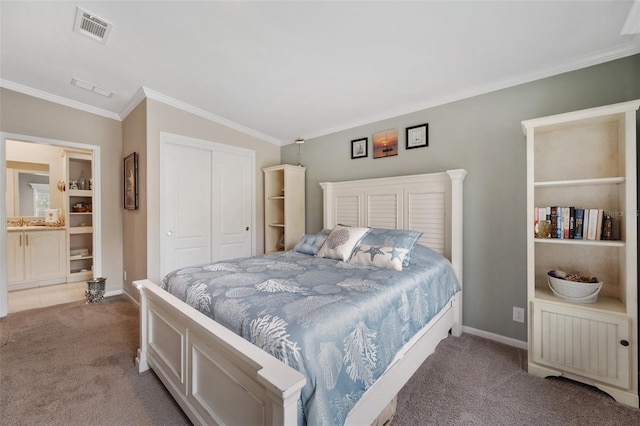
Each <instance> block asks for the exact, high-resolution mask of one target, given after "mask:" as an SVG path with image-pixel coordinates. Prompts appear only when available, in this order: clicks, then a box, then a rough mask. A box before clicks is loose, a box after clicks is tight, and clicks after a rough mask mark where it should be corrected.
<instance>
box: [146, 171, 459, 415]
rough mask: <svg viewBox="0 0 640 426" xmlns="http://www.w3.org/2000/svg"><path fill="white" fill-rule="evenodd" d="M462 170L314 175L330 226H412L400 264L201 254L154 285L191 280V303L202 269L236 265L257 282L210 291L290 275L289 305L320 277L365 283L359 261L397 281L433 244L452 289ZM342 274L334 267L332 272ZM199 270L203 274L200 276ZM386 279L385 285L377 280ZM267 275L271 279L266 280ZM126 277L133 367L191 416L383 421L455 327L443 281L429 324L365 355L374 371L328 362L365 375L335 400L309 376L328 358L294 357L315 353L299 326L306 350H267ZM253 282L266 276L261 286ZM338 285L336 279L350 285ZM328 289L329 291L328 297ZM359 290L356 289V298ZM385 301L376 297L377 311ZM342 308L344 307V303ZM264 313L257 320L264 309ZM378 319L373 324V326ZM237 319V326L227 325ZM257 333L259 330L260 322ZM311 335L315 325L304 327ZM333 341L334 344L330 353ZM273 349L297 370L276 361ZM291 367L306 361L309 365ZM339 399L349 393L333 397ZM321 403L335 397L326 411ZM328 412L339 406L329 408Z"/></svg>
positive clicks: (230, 269) (234, 269)
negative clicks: (407, 255) (136, 323)
mask: <svg viewBox="0 0 640 426" xmlns="http://www.w3.org/2000/svg"><path fill="white" fill-rule="evenodd" d="M465 175H466V171H464V170H449V171H447V172H443V173H432V174H425V175H414V176H404V177H391V178H380V179H368V180H358V181H348V182H324V183H321V186H322V188H323V201H324V206H323V207H324V211H323V213H324V228H326V229H328V230H336V229H338V228H340V227H341V226H342V225H345V226H347V227H352V229H359V228H384V229H398V230H402V229H411V230H414V231H417V232H418V234H419V236H420V239H419V240H418V241H417V243H418V244H417V245H416V249H417V248H418V247H422V246H426V247H429V249H427V248H420V249H418V251H416V249H414V250H413V252H411V256H412V257H413V259H412V260H413V261H414V263H413V264H412V263H411V262H410V261H409V260H407V262H406V264H405V265H404V266H403V271H402V272H398V271H395V270H391V269H388V268H386V269H383V270H379V271H377V272H376V269H375V265H374V266H371V265H355V266H354V265H352V264H351V263H350V262H341V261H340V260H336V259H332V258H328V259H326V258H319V257H317V256H312V255H309V254H307V253H301V252H297V251H293V252H284V253H277V254H272V255H266V256H259V257H255V258H248V259H236V260H232V261H224V262H214V263H213V264H210V265H200V266H196V267H193V268H192V269H193V270H191V271H190V270H189V269H183V270H181V271H175V272H174V273H172V274H169V276H167V277H165V280H163V283H161V285H162V286H164V287H165V288H167V289H169V290H172V291H173V292H174V293H176V294H177V295H178V296H180V298H182V299H185V300H187V299H188V295H187V293H188V292H189V291H191V293H192V295H191V296H192V297H191V299H190V300H189V302H190V303H191V305H193V306H196V307H198V303H197V302H195V303H194V297H193V294H195V293H198V291H199V290H202V285H200V284H202V283H203V282H205V280H211V279H213V280H216V279H219V278H220V279H221V277H222V276H225V275H229V274H234V275H231V276H233V277H234V279H236V278H237V279H238V280H239V279H240V278H238V277H240V276H244V277H245V278H246V277H248V276H250V275H251V274H253V275H252V276H251V277H250V281H251V280H253V281H251V283H252V285H253V286H254V289H249V287H250V286H248V285H246V284H247V283H241V285H240V286H239V287H238V288H224V289H223V290H221V291H220V292H218V295H220V294H222V295H226V296H228V297H226V301H224V303H227V304H229V303H231V302H234V303H235V301H234V300H232V299H234V298H237V297H245V296H246V297H251V295H252V294H253V293H255V288H257V289H259V290H261V291H266V292H269V291H271V290H273V289H269V288H267V287H269V285H273V284H282V282H285V283H287V284H288V285H289V286H290V288H289V289H292V288H293V289H294V291H290V292H288V293H287V297H289V298H290V299H289V302H292V303H293V305H295V304H296V303H307V301H300V300H297V299H295V297H297V296H300V293H306V294H305V297H306V296H309V295H311V296H312V297H311V299H313V300H318V299H319V298H318V296H319V294H317V293H312V291H315V287H318V288H322V291H324V292H326V293H332V292H333V291H334V290H335V289H337V288H338V287H340V286H339V285H338V286H336V285H335V284H336V283H338V282H348V283H351V284H353V283H354V282H355V283H360V284H362V282H364V281H363V280H362V279H361V278H358V277H360V275H357V274H360V273H363V272H364V273H368V274H373V275H375V276H377V277H379V278H380V280H381V281H380V282H376V281H375V279H373V280H370V281H369V282H368V285H369V286H373V287H376V286H377V287H376V288H378V289H380V288H382V287H388V288H393V287H394V286H395V285H396V284H395V282H396V281H395V280H396V279H398V280H399V278H397V277H400V276H403V274H404V275H406V274H411V273H412V271H413V272H414V273H417V271H418V269H420V266H418V265H421V264H426V263H428V262H429V259H430V258H429V257H428V256H432V254H433V253H439V255H442V256H444V257H445V258H447V259H449V261H450V265H449V266H450V267H449V270H451V271H453V272H452V273H453V274H454V275H455V276H456V277H457V283H458V284H459V285H460V287H459V288H457V289H455V290H461V285H462V198H463V197H462V182H463V180H464V177H465ZM340 230H341V231H342V229H340ZM365 238H366V237H365ZM362 241H364V239H363V240H362ZM365 247H366V246H365ZM323 248H324V246H323ZM369 248H370V246H369ZM269 256H271V257H269ZM424 256H427V257H424ZM372 258H373V257H372ZM267 265H280V266H279V267H278V268H271V269H279V271H280V272H279V273H280V275H277V274H274V275H272V276H271V275H269V276H268V277H270V279H271V281H270V280H269V279H267V280H265V279H264V278H265V276H260V277H256V276H255V275H259V274H261V273H263V272H264V271H265V270H266V269H268V268H267ZM311 265H319V266H311ZM341 265H342V266H341ZM242 268H244V269H242ZM296 268H299V269H296ZM305 268H310V269H305ZM317 268H319V269H317ZM241 269H242V271H240V270H241ZM238 271H240V273H238ZM296 271H297V272H296ZM188 272H189V273H190V274H191V275H190V274H189V273H188ZM305 273H307V275H306V276H307V277H311V276H315V277H316V278H314V279H310V278H309V279H304V278H303V279H301V280H299V281H297V282H296V281H295V279H294V278H295V277H294V276H296V275H301V276H303V277H304V276H305V275H304V274H305ZM341 273H342V274H343V276H341V275H340V274H341ZM207 274H209V276H208V277H205V275H207ZM243 274H244V275H243ZM282 274H284V275H282ZM354 274H356V275H354ZM323 275H324V276H326V277H327V280H328V281H331V280H333V281H331V283H332V285H333V287H331V286H330V285H324V286H323V285H322V283H321V282H318V277H322V276H323ZM373 275H372V276H373ZM329 277H333V278H331V279H330V278H329ZM227 278H228V277H227ZM385 280H386V282H387V283H389V284H385ZM365 281H366V280H365ZM306 282H309V283H312V284H313V286H311V287H313V289H312V288H311V287H309V288H305V287H304V285H305V283H306ZM398 282H399V281H398ZM265 283H267V284H269V285H266V287H265ZM372 283H373V284H372ZM187 284H189V285H187ZM392 284H393V285H392ZM135 285H136V286H137V288H138V289H139V291H140V294H141V332H140V338H141V343H140V349H139V351H138V356H137V358H136V363H137V365H138V367H139V371H141V372H142V371H146V370H147V369H149V368H152V369H153V370H154V371H155V373H156V374H157V375H158V377H160V379H161V380H162V381H163V383H164V384H165V386H166V387H167V389H168V390H169V391H170V393H171V394H172V395H173V397H174V398H175V399H176V401H177V402H178V403H179V404H180V406H181V407H182V409H183V410H184V411H185V413H186V414H187V415H188V416H189V418H190V419H191V420H192V421H193V422H194V423H195V424H242V425H248V424H251V425H257V424H266V425H295V424H299V423H300V421H301V419H303V418H304V419H308V420H309V424H333V423H336V422H337V423H342V422H344V423H345V424H357V425H361V424H373V423H374V422H380V424H381V423H382V422H384V421H386V420H387V419H388V418H390V417H391V416H392V415H393V410H394V406H393V404H394V401H395V396H396V394H397V393H398V391H399V390H400V389H401V388H402V386H403V385H404V384H405V383H406V382H407V381H408V380H409V378H410V377H411V376H412V375H413V373H414V372H415V371H416V370H417V369H418V367H419V366H420V365H421V364H422V362H423V361H424V360H425V359H426V358H427V357H428V356H429V355H430V354H431V353H433V351H434V350H435V347H436V346H437V344H438V342H440V341H441V340H442V339H444V338H445V337H446V336H447V335H448V333H449V332H450V331H451V333H452V334H454V335H459V334H460V333H461V327H462V292H461V291H452V292H451V294H446V295H444V296H443V298H444V300H443V301H442V302H441V303H440V304H439V305H438V307H437V308H434V309H435V311H434V312H431V314H430V316H431V317H432V318H431V319H430V320H429V321H428V322H427V323H426V325H424V324H420V327H418V328H417V331H418V332H417V334H416V335H415V336H413V337H411V336H408V337H407V338H406V339H400V340H401V341H400V342H398V348H396V349H398V350H397V351H396V349H394V352H393V354H390V353H388V350H387V353H384V354H383V353H382V351H381V352H378V353H376V354H374V356H373V358H381V359H382V358H384V360H385V362H384V363H381V364H380V365H375V366H373V367H372V368H371V371H366V372H362V371H360V373H354V370H357V368H355V367H354V366H353V365H351V366H350V367H351V368H350V370H349V368H348V367H349V366H346V365H343V367H341V368H338V369H335V371H336V372H338V371H341V372H342V373H344V374H343V375H349V374H351V376H355V377H356V379H357V380H355V379H354V380H352V381H353V382H358V381H359V382H362V383H364V384H365V386H364V387H363V388H361V389H360V390H353V389H352V388H349V387H348V386H347V391H346V393H345V394H343V396H342V397H341V398H342V399H339V397H336V396H335V395H334V394H331V393H327V394H326V395H324V394H322V390H319V388H316V387H315V386H316V384H317V382H319V381H320V380H321V379H322V380H325V381H326V380H327V378H326V372H327V371H328V372H329V373H330V372H331V371H332V368H331V367H327V364H326V363H324V364H322V368H323V369H324V370H322V371H324V372H325V375H324V376H323V375H322V372H321V373H320V375H315V376H314V375H311V374H310V372H311V371H312V370H313V368H311V367H310V366H309V365H307V364H305V365H303V366H302V368H300V364H302V363H300V362H299V361H300V359H307V360H312V359H315V356H309V354H310V353H317V352H314V350H315V349H318V348H320V343H317V342H314V341H313V339H310V338H309V337H308V336H306V337H303V338H301V339H302V340H301V341H305V342H307V343H308V344H310V345H311V347H314V350H311V349H308V353H306V356H305V352H304V351H305V349H302V352H299V353H297V354H293V353H292V352H291V351H287V350H282V347H280V349H276V350H268V349H267V351H268V352H271V353H268V352H267V351H264V350H262V349H259V348H258V347H257V346H255V345H254V344H252V343H250V342H249V340H245V338H243V337H241V336H240V334H245V337H247V338H249V339H250V340H251V336H250V335H251V332H250V331H247V330H251V327H250V326H249V323H243V322H242V320H238V319H233V315H232V319H228V318H226V319H225V318H223V317H220V318H217V317H216V318H217V319H218V321H215V320H213V319H212V318H210V317H209V316H207V315H205V313H207V312H205V313H203V312H201V311H199V310H198V309H195V308H194V307H192V306H190V305H189V304H187V303H185V302H183V301H182V300H180V298H178V297H176V296H174V295H173V294H171V293H170V292H168V291H165V290H164V289H163V288H161V287H160V286H159V285H156V284H155V283H153V282H151V281H149V280H141V281H136V282H135ZM199 285H200V287H199ZM260 285H262V286H263V287H262V288H260V287H259V286H260ZM398 285H400V284H398ZM169 287H173V289H171V288H169ZM342 287H343V289H344V288H346V287H349V286H348V285H343V286H342ZM189 289H191V290H189ZM248 289H249V290H250V291H248ZM196 290H197V291H196ZM280 290H281V289H280ZM345 291H346V290H345ZM249 293H251V294H249ZM292 293H294V294H292ZM405 294H406V292H405ZM263 296H264V293H263ZM263 296H261V297H260V300H261V301H262V302H261V303H263V306H261V307H259V309H258V310H257V311H256V312H257V314H258V315H260V314H261V313H262V314H264V312H267V311H268V312H272V311H271V310H269V309H271V308H273V306H272V305H273V303H272V302H269V300H270V298H269V297H263ZM294 296H295V297H294ZM323 296H327V294H324V295H323ZM205 297H206V296H205ZM358 297H359V296H358ZM392 297H393V296H391V295H384V296H378V297H377V298H378V299H389V300H391V298H392ZM405 298H406V296H405ZM195 299H197V298H195ZM223 299H224V298H223ZM332 300H334V301H335V299H332ZM345 300H346V299H345ZM356 300H359V299H358V298H356ZM220 303H223V302H220ZM270 303H271V305H270V306H268V308H269V309H267V308H265V304H266V305H269V304H270ZM358 303H359V302H358V301H355V302H354V301H353V300H352V301H350V302H348V304H349V305H352V306H353V307H354V312H355V311H359V310H361V309H360V308H361V306H359V305H358ZM367 303H368V302H367ZM393 303H395V302H393ZM214 304H215V302H214ZM201 305H202V309H201V310H203V311H206V310H207V309H209V308H210V307H211V306H213V305H212V304H201ZM229 306H232V305H229ZM237 306H241V307H242V306H244V305H242V304H240V305H237ZM285 306H287V304H285V303H283V307H285ZM393 306H394V308H393V309H390V310H389V311H394V310H395V311H398V310H401V309H400V308H399V305H393ZM265 309H266V311H265ZM283 309H284V308H283ZM382 310H383V309H380V308H376V312H381V311H382ZM231 311H232V310H231ZM291 312H294V311H291V310H290V311H286V309H285V310H284V311H283V312H281V316H283V317H285V316H286V315H290V316H291ZM314 312H315V311H314ZM332 312H333V311H332ZM344 315H347V316H349V314H344ZM368 315H369V317H368V319H367V321H370V320H371V314H368ZM294 316H295V315H294ZM214 317H215V316H214ZM380 317H382V315H380ZM269 318H270V319H271V320H273V319H274V318H273V317H269ZM318 318H319V317H314V318H313V319H309V320H308V321H307V323H314V324H316V323H317V324H322V323H323V322H322V320H321V319H318ZM254 319H255V318H254ZM261 319H264V315H263V316H262V317H261ZM279 319H280V318H279ZM234 321H235V322H234ZM356 322H357V321H356ZM360 323H362V321H360ZM223 324H224V325H223ZM368 324H369V323H368ZM225 325H226V327H225ZM378 326H379V328H378V329H376V327H378ZM378 326H375V325H374V326H373V329H372V330H369V332H370V334H369V335H370V336H371V335H375V333H376V331H378V332H380V330H382V329H383V326H381V325H378ZM414 326H415V324H414ZM326 328H327V327H326V325H325V329H326ZM234 329H235V332H234V331H232V330H234ZM243 330H244V331H243ZM292 330H293V329H287V332H288V334H286V336H285V337H287V338H288V337H289V336H290V335H291V336H292V339H293V337H295V336H297V331H292ZM414 331H415V330H414ZM236 333H238V334H236ZM254 334H255V335H259V333H257V332H256V333H254ZM317 334H321V333H317ZM380 334H382V333H380ZM411 334H413V332H412V333H411ZM311 335H312V336H313V333H312V334H311ZM362 335H365V336H366V335H367V332H366V331H365V332H363V333H361V334H360V336H362ZM334 337H335V336H334ZM334 337H332V338H334ZM337 339H338V340H337V341H340V342H346V341H347V339H345V336H342V335H341V336H339V337H338V338H337ZM254 340H255V339H254ZM258 340H259V339H258ZM285 340H286V339H285ZM365 340H366V339H365ZM309 342H310V343H309ZM324 343H326V342H324V341H323V342H322V344H323V345H324V346H322V355H321V356H319V357H317V358H319V359H323V360H327V359H332V357H331V356H327V354H334V356H333V359H337V358H339V357H342V359H343V360H344V361H345V363H347V361H353V359H352V358H353V357H349V356H347V355H346V352H347V351H346V350H344V352H340V351H339V350H338V349H344V348H342V347H340V348H336V345H333V346H331V345H325V344H324ZM296 345H297V341H296V342H294V343H293V346H296ZM313 345H316V346H313ZM338 346H339V345H338ZM329 349H330V350H329ZM318 350H319V349H318ZM336 352H337V353H339V354H341V355H339V356H336V355H335V353H336ZM301 354H302V355H301ZM274 355H275V356H274ZM370 355H371V354H370V353H369V358H371V356H370ZM276 356H277V357H279V358H281V359H284V360H286V361H287V362H289V364H292V365H294V366H296V367H297V368H298V369H294V368H292V367H291V366H289V365H287V364H286V363H285V362H282V361H280V360H278V359H277V358H276ZM291 360H293V361H294V362H291ZM334 364H335V363H334ZM298 370H301V371H303V372H305V374H306V375H305V374H302V373H301V372H300V371H298ZM347 370H349V371H350V373H348V372H347ZM372 372H373V373H375V374H373V373H372ZM342 373H341V374H342ZM370 373H371V374H370ZM338 375H339V374H329V376H330V377H329V379H328V381H329V382H331V384H332V385H334V386H335V384H336V383H337V380H338V379H337V376H338ZM319 377H320V378H319ZM334 378H335V380H334ZM352 379H353V377H352ZM312 385H313V386H312ZM338 387H341V386H338ZM332 389H333V388H332ZM327 392H329V391H327ZM331 392H333V390H332V391H331ZM310 400H322V401H324V405H323V404H322V403H320V404H319V405H318V406H319V407H320V408H314V409H312V411H308V406H310V405H311V404H310V403H309V401H310ZM303 401H304V402H303ZM336 401H347V402H348V403H346V404H337V403H336ZM337 406H340V408H341V409H342V412H340V413H339V414H336V413H334V412H333V411H339V409H337V408H335V407H337ZM323 407H324V408H323ZM326 407H334V408H333V409H332V410H329V409H327V408H326ZM303 410H307V411H303ZM329 411H331V412H329ZM381 413H382V414H383V415H382V416H381ZM333 415H336V416H337V417H331V416H333ZM336 419H337V420H336Z"/></svg>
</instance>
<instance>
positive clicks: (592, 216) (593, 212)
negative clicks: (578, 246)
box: [585, 209, 598, 240]
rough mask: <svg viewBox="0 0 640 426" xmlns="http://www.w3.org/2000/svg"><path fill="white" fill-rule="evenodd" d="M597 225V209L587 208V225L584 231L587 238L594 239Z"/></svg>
mask: <svg viewBox="0 0 640 426" xmlns="http://www.w3.org/2000/svg"><path fill="white" fill-rule="evenodd" d="M585 213H586V211H585ZM597 227H598V209H589V225H588V228H587V232H586V234H587V238H586V239H587V240H595V239H596V230H597Z"/></svg>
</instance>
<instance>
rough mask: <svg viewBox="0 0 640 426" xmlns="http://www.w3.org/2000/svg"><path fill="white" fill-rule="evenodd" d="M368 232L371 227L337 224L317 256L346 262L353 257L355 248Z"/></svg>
mask: <svg viewBox="0 0 640 426" xmlns="http://www.w3.org/2000/svg"><path fill="white" fill-rule="evenodd" d="M367 232H369V228H354V227H351V226H342V225H336V227H335V228H333V230H332V231H331V233H330V234H329V236H328V237H327V239H326V240H325V242H324V244H322V247H320V250H319V251H318V254H317V256H318V257H326V258H329V259H338V260H342V261H343V262H346V261H347V260H349V258H350V257H351V252H352V251H353V248H354V247H355V246H356V244H358V242H360V240H361V239H362V237H363V236H364V235H365V234H366V233H367Z"/></svg>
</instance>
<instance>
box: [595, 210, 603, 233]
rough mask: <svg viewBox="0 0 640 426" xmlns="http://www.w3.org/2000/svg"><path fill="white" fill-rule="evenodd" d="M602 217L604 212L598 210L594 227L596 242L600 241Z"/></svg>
mask: <svg viewBox="0 0 640 426" xmlns="http://www.w3.org/2000/svg"><path fill="white" fill-rule="evenodd" d="M603 217H604V210H602V209H598V220H597V225H596V240H601V239H602V219H603Z"/></svg>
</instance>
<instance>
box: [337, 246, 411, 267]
mask: <svg viewBox="0 0 640 426" xmlns="http://www.w3.org/2000/svg"><path fill="white" fill-rule="evenodd" d="M408 253H409V250H407V249H405V248H398V247H377V246H369V245H363V244H360V245H358V246H357V247H356V248H355V250H354V251H353V255H352V256H351V260H350V261H349V263H352V264H354V265H366V266H368V265H373V266H378V267H380V268H387V269H395V270H396V271H402V261H403V260H404V258H405V257H406V256H407V254H408Z"/></svg>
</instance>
